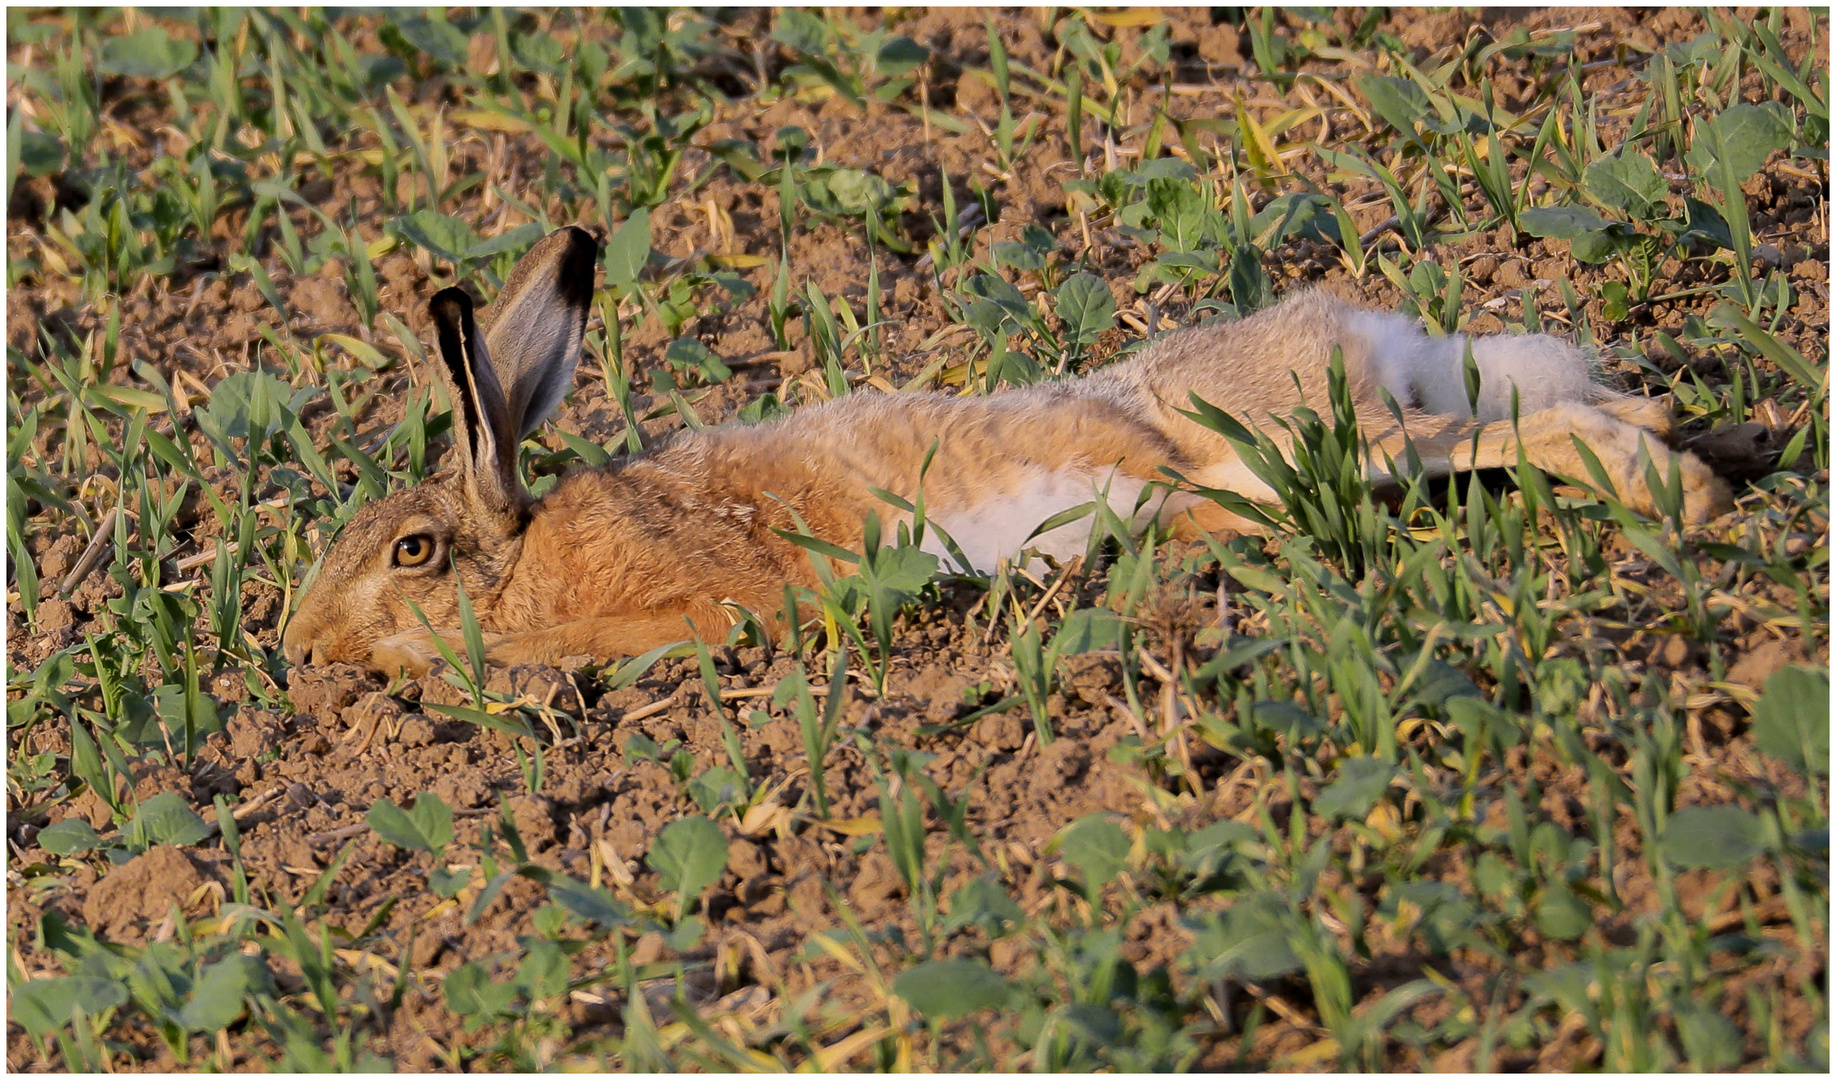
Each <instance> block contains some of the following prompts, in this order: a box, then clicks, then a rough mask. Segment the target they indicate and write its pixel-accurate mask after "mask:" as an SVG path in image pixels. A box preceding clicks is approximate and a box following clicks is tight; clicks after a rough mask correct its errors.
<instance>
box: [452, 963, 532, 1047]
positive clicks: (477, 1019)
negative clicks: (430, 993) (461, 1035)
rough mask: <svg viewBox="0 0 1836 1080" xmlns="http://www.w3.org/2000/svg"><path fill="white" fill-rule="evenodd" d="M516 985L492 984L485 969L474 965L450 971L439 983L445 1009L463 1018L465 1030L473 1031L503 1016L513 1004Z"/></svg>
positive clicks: (461, 966) (462, 966) (506, 983)
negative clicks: (464, 1019)
mask: <svg viewBox="0 0 1836 1080" xmlns="http://www.w3.org/2000/svg"><path fill="white" fill-rule="evenodd" d="M516 990H517V988H516V984H515V983H512V982H509V981H508V980H506V981H504V982H492V981H491V977H490V975H489V974H487V973H486V971H485V969H484V968H483V967H482V966H481V965H479V964H478V963H476V962H471V963H465V964H461V965H459V967H457V968H455V969H454V970H453V973H452V974H451V975H448V976H447V977H446V978H445V979H444V980H443V981H442V982H441V984H440V992H441V995H442V996H443V997H444V998H445V999H446V1007H447V1008H448V1009H449V1010H451V1011H452V1012H453V1013H455V1014H456V1015H459V1016H463V1017H465V1018H466V1021H465V1026H466V1030H468V1031H474V1030H477V1028H479V1027H481V1026H483V1025H484V1024H486V1023H488V1022H490V1021H491V1020H492V1019H494V1018H496V1017H498V1016H500V1015H503V1014H505V1013H506V1012H508V1010H509V1009H510V1006H511V1005H512V1004H513V1003H514V1002H515V1001H516Z"/></svg>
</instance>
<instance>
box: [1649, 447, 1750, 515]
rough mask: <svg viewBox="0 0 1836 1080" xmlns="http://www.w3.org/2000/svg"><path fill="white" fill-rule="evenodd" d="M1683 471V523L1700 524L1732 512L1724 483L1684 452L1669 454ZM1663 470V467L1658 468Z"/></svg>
mask: <svg viewBox="0 0 1836 1080" xmlns="http://www.w3.org/2000/svg"><path fill="white" fill-rule="evenodd" d="M1672 456H1673V457H1675V458H1676V462H1677V465H1678V467H1679V468H1681V469H1682V470H1683V520H1684V522H1685V523H1687V524H1690V525H1700V524H1702V523H1703V522H1705V521H1712V520H1714V519H1715V518H1718V517H1720V516H1721V515H1723V514H1725V513H1727V512H1728V511H1730V510H1732V509H1734V495H1733V493H1732V492H1730V491H1729V490H1728V485H1727V482H1726V481H1724V480H1723V479H1722V478H1721V477H1720V476H1718V475H1716V474H1715V471H1714V470H1713V469H1711V468H1709V467H1708V466H1707V465H1704V464H1703V463H1702V459H1700V458H1698V457H1697V456H1696V455H1694V454H1692V453H1690V452H1689V451H1687V450H1684V451H1679V452H1677V453H1675V454H1674V455H1672ZM1659 468H1663V465H1661V464H1660V465H1659Z"/></svg>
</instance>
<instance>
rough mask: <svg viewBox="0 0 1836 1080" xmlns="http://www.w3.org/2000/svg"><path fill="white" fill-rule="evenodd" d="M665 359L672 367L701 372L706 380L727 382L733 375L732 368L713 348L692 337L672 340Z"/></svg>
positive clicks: (664, 356)
mask: <svg viewBox="0 0 1836 1080" xmlns="http://www.w3.org/2000/svg"><path fill="white" fill-rule="evenodd" d="M663 360H664V362H665V363H667V364H669V366H670V367H673V368H676V369H678V370H681V371H693V372H695V373H697V374H699V375H700V376H701V378H702V380H703V381H705V382H710V383H717V382H726V381H727V380H728V379H731V378H732V377H733V369H732V368H730V367H728V366H727V365H726V364H724V363H722V362H721V359H720V357H718V356H715V355H714V352H713V350H712V349H709V348H708V347H707V346H706V345H703V344H702V343H701V342H699V341H697V340H695V339H694V338H692V337H679V338H677V339H676V340H674V341H672V342H670V343H669V348H668V349H666V350H664V352H663Z"/></svg>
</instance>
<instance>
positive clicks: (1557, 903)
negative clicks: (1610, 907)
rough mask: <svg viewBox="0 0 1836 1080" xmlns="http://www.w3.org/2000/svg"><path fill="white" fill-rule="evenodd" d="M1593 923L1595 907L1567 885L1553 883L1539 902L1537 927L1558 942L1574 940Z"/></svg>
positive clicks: (1537, 905) (1537, 906)
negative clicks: (1590, 906)
mask: <svg viewBox="0 0 1836 1080" xmlns="http://www.w3.org/2000/svg"><path fill="white" fill-rule="evenodd" d="M1592 925H1594V913H1593V910H1592V909H1591V908H1589V907H1588V905H1587V901H1586V900H1583V899H1582V898H1581V897H1579V896H1577V895H1576V894H1575V891H1574V890H1573V889H1570V888H1569V887H1568V886H1567V885H1566V884H1563V883H1561V882H1559V881H1558V882H1557V883H1556V884H1554V885H1551V886H1550V887H1549V888H1548V889H1546V890H1544V892H1543V895H1542V898H1541V899H1539V900H1538V901H1537V904H1536V928H1537V930H1538V931H1540V932H1541V933H1543V934H1544V935H1546V936H1548V937H1552V938H1554V939H1556V940H1557V941H1573V940H1575V939H1576V938H1578V937H1580V936H1581V935H1582V934H1585V933H1587V930H1588V927H1590V926H1592Z"/></svg>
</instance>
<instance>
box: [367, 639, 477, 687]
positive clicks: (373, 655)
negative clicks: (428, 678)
mask: <svg viewBox="0 0 1836 1080" xmlns="http://www.w3.org/2000/svg"><path fill="white" fill-rule="evenodd" d="M442 636H444V635H442ZM447 645H448V647H449V648H453V652H454V654H455V655H458V656H464V655H465V643H464V641H463V640H461V641H460V642H459V643H458V645H457V647H454V646H453V642H451V641H448V642H447ZM441 659H444V658H443V657H442V656H441V655H440V647H439V646H438V645H436V644H435V643H434V637H433V635H432V634H430V633H428V632H427V631H425V630H405V631H403V632H402V633H399V634H391V635H389V636H388V637H386V638H382V639H380V640H379V641H377V642H376V644H374V645H372V646H370V665H371V666H372V667H374V668H375V669H376V670H378V671H380V672H382V673H383V674H385V675H394V674H396V673H397V672H401V673H403V674H406V675H407V676H408V677H409V678H411V679H418V678H420V677H421V676H422V675H425V674H427V669H428V668H430V667H433V665H434V662H435V661H437V660H441Z"/></svg>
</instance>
